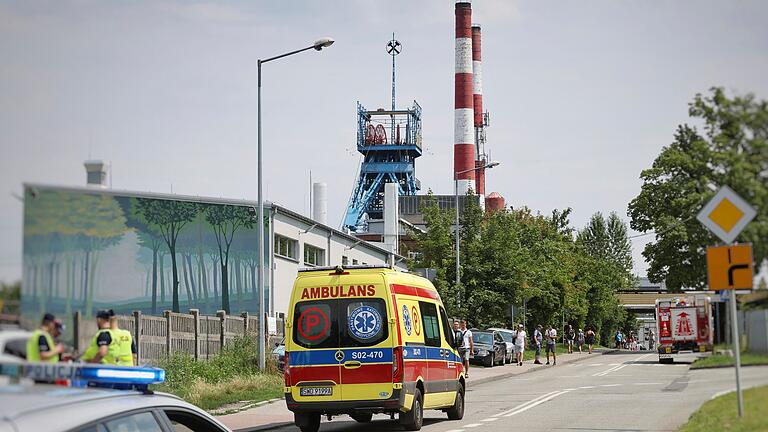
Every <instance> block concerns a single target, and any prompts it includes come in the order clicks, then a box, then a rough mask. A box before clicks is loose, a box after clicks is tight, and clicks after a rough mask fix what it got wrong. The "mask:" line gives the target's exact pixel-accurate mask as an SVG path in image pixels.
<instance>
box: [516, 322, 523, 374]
mask: <svg viewBox="0 0 768 432" xmlns="http://www.w3.org/2000/svg"><path fill="white" fill-rule="evenodd" d="M524 352H525V329H524V328H523V325H522V324H520V325H518V326H517V333H516V336H515V356H516V358H517V364H518V366H522V365H523V353H524Z"/></svg>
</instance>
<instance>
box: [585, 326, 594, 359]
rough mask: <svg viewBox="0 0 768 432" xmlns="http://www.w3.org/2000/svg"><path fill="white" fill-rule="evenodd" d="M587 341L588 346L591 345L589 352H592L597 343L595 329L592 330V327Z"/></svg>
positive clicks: (588, 331) (588, 332)
mask: <svg viewBox="0 0 768 432" xmlns="http://www.w3.org/2000/svg"><path fill="white" fill-rule="evenodd" d="M586 342H587V347H589V353H590V354H592V345H594V344H595V331H594V330H592V327H590V328H589V329H588V330H587V336H586Z"/></svg>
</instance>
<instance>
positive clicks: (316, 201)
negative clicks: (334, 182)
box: [312, 183, 328, 225]
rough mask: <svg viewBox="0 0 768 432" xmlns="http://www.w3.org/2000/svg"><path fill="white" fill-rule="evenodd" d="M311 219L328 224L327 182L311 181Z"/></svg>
mask: <svg viewBox="0 0 768 432" xmlns="http://www.w3.org/2000/svg"><path fill="white" fill-rule="evenodd" d="M312 219H313V220H314V221H315V222H319V223H321V224H323V225H328V184H326V183H312Z"/></svg>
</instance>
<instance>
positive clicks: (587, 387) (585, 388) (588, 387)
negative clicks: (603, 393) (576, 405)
mask: <svg viewBox="0 0 768 432" xmlns="http://www.w3.org/2000/svg"><path fill="white" fill-rule="evenodd" d="M595 387H596V386H583V387H579V388H580V389H584V390H587V389H593V388H595Z"/></svg>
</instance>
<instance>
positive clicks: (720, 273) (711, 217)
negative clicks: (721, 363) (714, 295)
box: [696, 186, 757, 417]
mask: <svg viewBox="0 0 768 432" xmlns="http://www.w3.org/2000/svg"><path fill="white" fill-rule="evenodd" d="M756 214H757V211H756V210H755V209H754V208H752V207H751V206H750V205H749V203H747V202H746V201H744V199H742V198H741V197H740V196H738V195H737V194H736V192H734V191H733V190H731V188H729V187H728V186H723V187H721V188H720V190H719V191H717V193H716V194H715V196H714V197H713V198H712V199H711V200H710V201H709V202H708V203H707V204H706V205H705V206H704V208H702V209H701V211H699V214H698V215H697V216H696V219H698V220H699V222H701V223H702V224H703V225H704V226H705V227H707V229H709V230H710V231H711V232H712V233H713V234H715V235H716V236H718V237H719V238H720V239H721V240H723V241H724V242H725V243H728V244H729V246H720V247H710V248H707V281H708V284H709V288H710V289H714V290H730V291H731V296H730V297H731V298H730V303H731V305H730V309H731V332H732V335H733V351H734V357H735V360H736V367H735V369H736V395H737V399H738V403H739V417H741V416H742V415H743V412H744V396H743V394H742V392H741V347H740V346H739V345H740V344H739V323H738V319H739V317H738V309H737V305H736V290H737V289H752V280H753V276H752V245H734V244H733V241H734V240H736V237H737V236H738V235H739V233H741V231H742V230H743V229H744V227H746V226H747V224H748V223H749V222H750V221H751V220H752V219H753V218H754V217H755V215H756Z"/></svg>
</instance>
